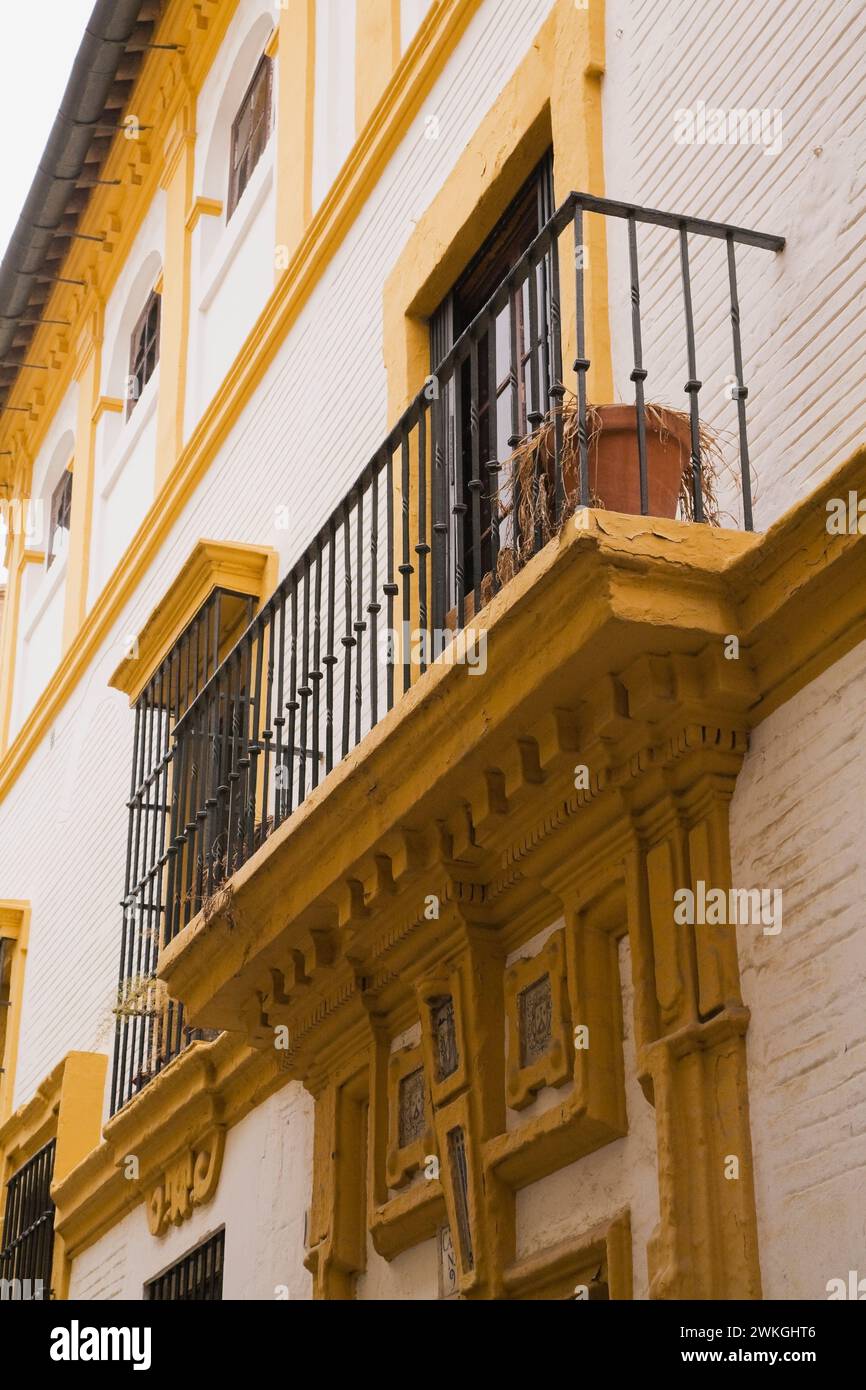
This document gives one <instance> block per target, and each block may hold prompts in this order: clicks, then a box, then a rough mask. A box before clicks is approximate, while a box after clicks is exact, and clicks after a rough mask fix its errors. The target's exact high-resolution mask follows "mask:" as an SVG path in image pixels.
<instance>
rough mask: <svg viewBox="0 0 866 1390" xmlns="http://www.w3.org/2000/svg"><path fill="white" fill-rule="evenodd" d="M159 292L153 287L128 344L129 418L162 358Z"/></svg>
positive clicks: (127, 397)
mask: <svg viewBox="0 0 866 1390" xmlns="http://www.w3.org/2000/svg"><path fill="white" fill-rule="evenodd" d="M160 304H161V299H160V296H159V295H158V294H157V293H156V291H155V290H151V292H150V294H149V295H148V299H147V303H146V304H145V306H144V308H143V309H142V311H141V313H140V314H139V316H138V322H137V323H136V325H135V328H134V329H133V330H132V338H131V340H130V344H129V378H128V380H127V383H126V418H127V420H128V419H129V417H130V415H131V414H132V412H133V410H134V409H135V407H136V405H137V404H138V401H139V398H140V396H141V393H142V391H143V390H144V388H145V386H146V385H147V383H148V382H149V381H150V378H151V377H152V376H153V374H154V371H155V370H156V364H157V362H158V361H159V321H160Z"/></svg>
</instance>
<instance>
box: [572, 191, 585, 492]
mask: <svg viewBox="0 0 866 1390" xmlns="http://www.w3.org/2000/svg"><path fill="white" fill-rule="evenodd" d="M585 260H586V247H585V246H584V244H583V204H582V203H581V202H579V201H578V202H576V203H575V208H574V274H575V286H576V297H575V320H576V325H577V344H576V346H577V356H576V357H575V359H574V370H575V372H576V373H577V451H578V463H579V471H580V486H579V489H578V499H579V502H580V505H581V507H588V506H589V436H588V432H587V420H586V374H587V372H588V371H589V358H588V357H587V355H586V305H585V303H584V262H585Z"/></svg>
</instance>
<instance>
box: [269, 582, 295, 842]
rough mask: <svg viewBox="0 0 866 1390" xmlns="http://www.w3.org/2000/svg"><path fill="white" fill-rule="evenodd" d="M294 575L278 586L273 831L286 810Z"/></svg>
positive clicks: (282, 818)
mask: <svg viewBox="0 0 866 1390" xmlns="http://www.w3.org/2000/svg"><path fill="white" fill-rule="evenodd" d="M294 582H295V580H294V575H290V576H289V579H288V581H286V580H284V581H283V583H282V584H281V585H280V597H279V605H278V618H279V625H278V629H277V690H276V695H275V698H274V728H275V729H276V731H277V738H276V746H275V748H274V786H275V788H276V791H275V794H274V829H275V830H276V828H277V826H278V825H280V824H281V822H282V821H283V820H284V818H285V808H286V791H285V781H286V769H285V763H284V759H283V725H284V724H285V722H286V716H285V715H284V714H283V693H284V691H285V664H286V591H287V588H288V585H289V584H291V585H292V586H294Z"/></svg>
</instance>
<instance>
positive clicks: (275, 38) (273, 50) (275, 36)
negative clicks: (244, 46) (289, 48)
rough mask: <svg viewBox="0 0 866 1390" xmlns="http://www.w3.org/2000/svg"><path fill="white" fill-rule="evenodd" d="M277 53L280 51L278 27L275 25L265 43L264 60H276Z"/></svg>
mask: <svg viewBox="0 0 866 1390" xmlns="http://www.w3.org/2000/svg"><path fill="white" fill-rule="evenodd" d="M279 51H280V26H279V24H277V25H275V27H274V28H273V29H272V30H271V35H270V38H269V39H268V41H267V43H266V44H265V49H264V52H265V57H266V58H271V59H273V58H276V56H277V54H278V53H279Z"/></svg>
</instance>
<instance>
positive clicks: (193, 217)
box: [186, 197, 223, 233]
mask: <svg viewBox="0 0 866 1390" xmlns="http://www.w3.org/2000/svg"><path fill="white" fill-rule="evenodd" d="M222 213H223V204H222V203H221V202H220V200H219V198H202V197H198V198H195V199H194V200H193V205H192V207H191V208H190V210H189V212H188V213H187V215H186V229H187V231H188V232H190V233H192V232H194V231H195V229H196V227H197V226H198V224H199V219H200V218H202V217H222Z"/></svg>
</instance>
